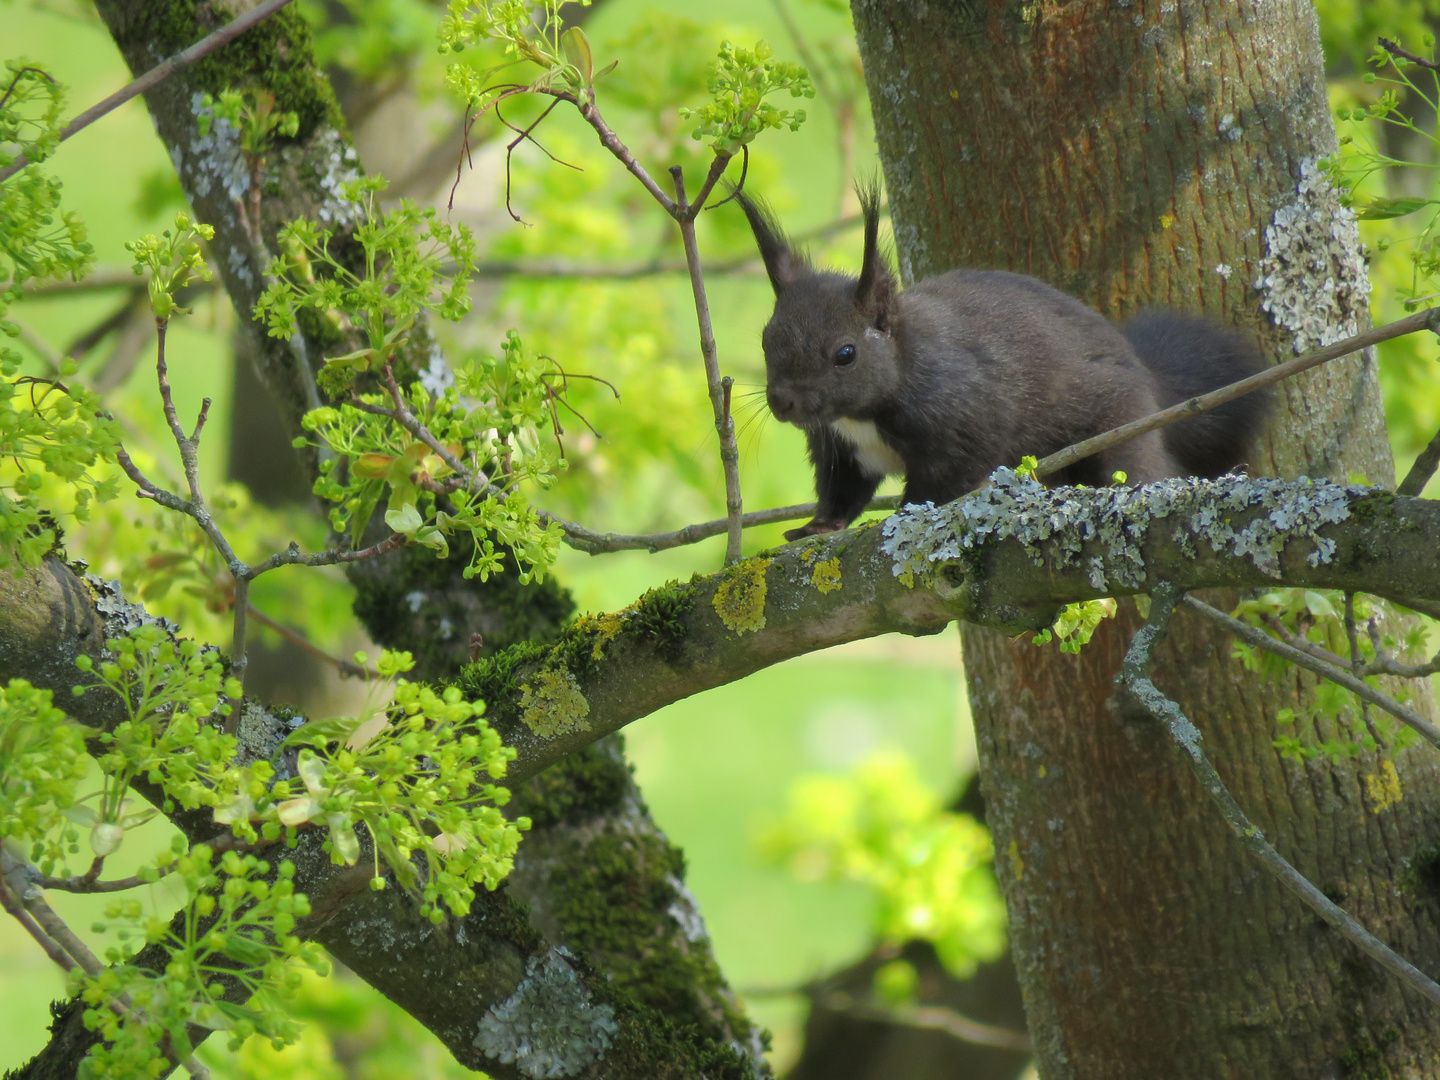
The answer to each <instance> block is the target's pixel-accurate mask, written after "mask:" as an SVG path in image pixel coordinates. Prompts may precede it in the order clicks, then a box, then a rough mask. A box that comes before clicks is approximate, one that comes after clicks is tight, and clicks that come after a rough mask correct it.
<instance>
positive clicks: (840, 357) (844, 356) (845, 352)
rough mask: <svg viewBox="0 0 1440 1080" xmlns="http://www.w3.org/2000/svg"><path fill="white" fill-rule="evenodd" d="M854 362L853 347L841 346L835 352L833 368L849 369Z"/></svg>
mask: <svg viewBox="0 0 1440 1080" xmlns="http://www.w3.org/2000/svg"><path fill="white" fill-rule="evenodd" d="M854 362H855V346H854V345H841V346H840V348H838V349H836V350H835V366H836V367H849V366H850V365H851V364H853V363H854Z"/></svg>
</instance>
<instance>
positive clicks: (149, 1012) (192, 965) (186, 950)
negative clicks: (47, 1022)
mask: <svg viewBox="0 0 1440 1080" xmlns="http://www.w3.org/2000/svg"><path fill="white" fill-rule="evenodd" d="M159 862H160V863H161V864H162V865H163V866H164V868H166V869H171V870H173V873H174V876H175V877H176V878H178V880H179V881H180V882H181V884H182V885H183V886H184V889H185V893H186V897H187V901H186V903H185V905H184V907H182V908H181V910H180V912H179V914H177V915H176V916H175V918H174V919H173V920H171V921H170V922H168V923H167V922H166V921H165V920H163V919H160V918H157V917H155V916H154V915H147V914H146V913H145V909H144V906H143V905H142V904H141V903H140V901H138V900H118V901H115V902H113V903H111V904H110V905H109V906H108V907H107V908H106V909H105V918H104V920H103V921H101V922H99V923H97V924H96V925H95V927H94V929H95V931H96V932H97V933H100V932H104V931H106V930H112V929H113V930H117V937H118V938H119V939H120V942H121V944H120V945H119V946H118V947H116V948H113V949H111V950H109V952H108V954H107V955H106V961H107V962H108V963H109V965H110V966H109V967H106V968H104V969H102V970H100V971H99V972H96V973H94V974H87V973H81V972H77V973H76V974H75V976H74V979H75V989H76V992H77V993H78V994H79V995H80V998H81V1000H82V1001H84V1003H85V1005H86V1006H87V1007H86V1009H85V1026H86V1027H87V1028H89V1029H90V1030H92V1031H97V1032H99V1033H100V1036H101V1038H102V1039H103V1040H104V1042H103V1044H101V1045H98V1046H96V1047H95V1048H94V1049H93V1050H92V1051H91V1052H90V1055H89V1056H88V1057H87V1058H86V1059H85V1061H84V1062H83V1063H82V1065H81V1067H80V1072H79V1075H80V1076H81V1077H82V1078H86V1080H89V1078H94V1080H100V1078H116V1080H119V1078H125V1080H132V1078H135V1077H150V1076H159V1075H162V1074H163V1073H164V1072H165V1071H167V1066H166V1062H165V1058H164V1056H162V1048H164V1051H165V1052H166V1053H169V1054H172V1055H174V1057H175V1058H176V1059H177V1060H184V1059H186V1058H188V1057H190V1055H191V1054H192V1052H193V1049H194V1047H193V1045H192V1044H191V1041H190V1036H189V1034H188V1032H187V1030H186V1028H187V1025H190V1024H196V1025H199V1026H200V1027H205V1028H210V1029H211V1030H214V1031H227V1032H229V1033H230V1045H231V1048H232V1049H233V1048H235V1047H238V1046H239V1045H240V1044H241V1043H242V1042H243V1041H245V1040H246V1039H247V1038H249V1037H250V1036H252V1035H260V1036H262V1037H265V1038H268V1039H269V1040H270V1041H271V1042H272V1044H273V1045H275V1046H276V1047H277V1048H278V1047H280V1046H283V1045H285V1044H286V1043H289V1042H293V1041H294V1040H295V1039H296V1038H297V1037H298V1036H299V1034H300V1030H301V1027H302V1025H301V1024H300V1022H299V1021H297V1020H295V1019H294V1018H293V1017H292V1016H291V1015H290V1013H289V1010H288V1009H287V1008H286V1004H285V1002H286V999H287V997H288V996H289V995H291V994H292V993H293V992H294V991H295V990H296V989H297V988H298V987H299V985H300V982H301V974H300V971H299V970H298V968H297V966H296V964H295V963H292V961H296V962H298V963H299V964H300V965H303V966H305V967H309V968H312V969H313V970H315V971H318V972H321V973H322V974H323V973H324V972H325V971H326V970H327V969H328V965H327V964H326V961H325V959H324V957H323V955H322V954H321V952H320V948H319V946H317V945H313V944H306V943H304V942H302V941H301V940H300V939H299V938H298V937H296V936H295V935H294V930H295V923H296V920H297V919H300V918H304V917H305V916H306V915H309V914H310V904H309V902H308V901H307V900H306V899H305V897H304V896H303V895H301V894H299V893H297V892H296V891H295V887H294V883H293V881H292V878H293V877H294V874H295V868H294V866H293V865H292V864H291V863H289V862H282V863H281V864H280V865H279V866H278V867H273V868H272V867H271V865H270V864H269V863H268V862H265V861H264V860H261V859H258V858H256V857H255V856H254V855H241V854H239V853H238V852H234V851H227V852H225V853H224V854H223V855H222V856H220V858H219V859H218V860H217V859H216V858H215V853H214V852H213V851H212V850H211V849H210V848H209V847H207V846H205V845H203V844H200V845H197V846H196V847H194V848H192V849H190V850H189V851H186V850H185V848H184V841H183V840H182V839H180V838H177V839H176V850H174V851H173V852H171V853H170V856H169V857H168V858H162V859H161V860H159ZM145 944H152V945H160V946H163V947H164V948H165V950H166V952H167V953H168V954H169V960H168V962H167V963H166V965H165V968H164V970H162V971H153V970H149V969H147V968H141V967H138V966H136V965H135V964H133V963H131V962H130V961H131V959H132V954H133V952H134V951H137V950H138V948H139V947H140V946H141V945H145ZM241 1003H243V1004H241Z"/></svg>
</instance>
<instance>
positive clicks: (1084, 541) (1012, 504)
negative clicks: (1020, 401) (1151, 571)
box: [882, 469, 1371, 590]
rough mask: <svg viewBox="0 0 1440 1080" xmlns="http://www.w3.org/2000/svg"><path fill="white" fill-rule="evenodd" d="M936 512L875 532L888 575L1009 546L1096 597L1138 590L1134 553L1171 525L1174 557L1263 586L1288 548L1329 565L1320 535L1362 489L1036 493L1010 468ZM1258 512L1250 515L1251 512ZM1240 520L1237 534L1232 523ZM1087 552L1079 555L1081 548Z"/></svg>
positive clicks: (1141, 578)
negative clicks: (1084, 581) (1248, 575)
mask: <svg viewBox="0 0 1440 1080" xmlns="http://www.w3.org/2000/svg"><path fill="white" fill-rule="evenodd" d="M990 480H991V483H990V485H989V486H988V487H986V488H984V489H983V490H981V491H977V492H975V493H974V494H973V495H970V496H969V497H968V498H965V499H961V500H958V501H956V502H953V503H948V504H946V505H944V506H939V507H937V506H933V505H931V504H929V503H926V504H925V505H923V506H912V507H907V508H906V509H905V510H903V511H902V512H900V513H898V514H895V515H894V516H892V517H890V518H889V519H888V520H887V521H886V522H885V525H884V534H885V540H884V542H883V544H882V547H883V550H884V551H885V553H886V554H887V555H890V556H891V557H893V558H894V560H895V562H894V566H893V568H892V569H893V572H894V574H895V575H896V576H897V577H903V576H904V575H905V574H914V575H920V574H923V573H924V572H926V571H930V570H933V569H934V568H935V567H936V566H939V565H942V564H945V563H952V562H959V561H963V560H964V559H965V558H966V557H967V554H968V553H970V552H973V551H975V550H976V549H978V548H979V547H981V546H982V545H984V544H987V543H989V542H991V541H995V540H1017V541H1019V543H1020V544H1021V545H1022V546H1023V547H1024V549H1025V551H1026V553H1027V554H1028V555H1029V556H1030V557H1031V559H1033V560H1034V562H1035V564H1036V565H1037V566H1039V565H1043V564H1044V563H1045V562H1046V560H1050V561H1051V562H1052V563H1053V564H1054V565H1058V566H1061V567H1066V566H1078V565H1081V564H1082V560H1083V564H1084V566H1085V567H1086V568H1087V569H1088V571H1089V578H1090V584H1091V586H1092V587H1094V588H1095V589H1097V590H1110V589H1116V590H1124V589H1138V588H1141V587H1143V585H1144V582H1145V558H1144V554H1143V552H1142V544H1143V543H1144V541H1145V538H1146V536H1147V534H1148V533H1149V531H1150V530H1151V529H1155V528H1160V527H1162V522H1167V521H1168V522H1169V523H1171V525H1172V528H1173V532H1172V537H1173V539H1174V540H1175V542H1176V543H1178V544H1179V545H1180V548H1181V550H1182V551H1184V552H1186V553H1187V554H1189V555H1191V556H1193V555H1195V554H1196V553H1197V548H1196V539H1197V538H1199V540H1201V541H1203V542H1205V543H1206V544H1208V545H1209V546H1210V549H1211V550H1212V551H1217V552H1218V551H1224V550H1228V551H1229V552H1230V554H1232V555H1234V556H1237V557H1241V558H1245V557H1248V558H1249V559H1250V560H1251V561H1252V562H1253V563H1254V564H1255V566H1256V567H1258V568H1259V569H1260V570H1262V571H1264V572H1265V573H1266V574H1269V575H1271V576H1272V577H1278V576H1279V574H1280V553H1281V552H1282V551H1283V550H1284V548H1285V545H1286V544H1289V543H1301V544H1309V545H1310V546H1311V551H1310V554H1309V555H1308V556H1307V561H1308V562H1309V563H1310V565H1311V566H1318V565H1320V564H1321V563H1324V562H1329V561H1330V559H1331V558H1333V557H1334V554H1335V542H1334V541H1333V540H1330V539H1329V538H1327V537H1323V536H1321V535H1319V530H1320V528H1321V527H1323V526H1325V525H1328V524H1333V523H1335V522H1339V521H1344V520H1345V519H1346V518H1348V517H1349V516H1350V501H1351V500H1352V499H1353V498H1355V497H1356V496H1358V495H1362V494H1365V493H1366V492H1367V491H1369V490H1371V489H1368V488H1362V487H1342V486H1340V485H1339V484H1335V483H1332V482H1330V481H1329V480H1310V479H1308V478H1307V477H1303V476H1302V477H1301V478H1300V479H1299V480H1280V479H1277V478H1274V477H1258V478H1252V477H1246V476H1223V477H1220V478H1219V479H1218V480H1201V479H1199V478H1197V477H1177V478H1175V479H1170V480H1161V481H1159V482H1158V483H1154V484H1147V485H1145V486H1144V487H1138V488H1080V487H1060V488H1046V487H1044V486H1043V485H1041V484H1040V483H1038V482H1037V481H1035V480H1032V479H1027V478H1022V477H1020V476H1018V475H1016V473H1015V472H1014V471H1013V470H1011V469H997V470H996V471H995V473H994V474H993V475H992V476H991V478H990ZM1256 511H1259V513H1256ZM1242 514H1243V515H1245V516H1246V517H1248V518H1249V520H1248V521H1247V522H1246V523H1245V524H1244V525H1243V526H1241V527H1236V526H1235V525H1234V524H1233V522H1234V521H1235V519H1236V517H1238V516H1239V515H1242ZM1087 545H1089V550H1088V552H1087V550H1086V546H1087Z"/></svg>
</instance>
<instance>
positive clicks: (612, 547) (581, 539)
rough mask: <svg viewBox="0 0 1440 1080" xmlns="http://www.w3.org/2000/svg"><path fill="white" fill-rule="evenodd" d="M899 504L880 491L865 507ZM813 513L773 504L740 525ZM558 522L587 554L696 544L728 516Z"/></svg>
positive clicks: (811, 508) (722, 526)
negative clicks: (652, 523) (646, 524)
mask: <svg viewBox="0 0 1440 1080" xmlns="http://www.w3.org/2000/svg"><path fill="white" fill-rule="evenodd" d="M899 505H900V497H899V496H898V495H883V496H881V497H880V498H878V499H872V500H871V502H870V505H869V506H867V507H866V508H865V509H866V510H894V509H895V508H896V507H898V506H899ZM814 516H815V503H796V504H794V505H792V506H776V507H773V508H771V509H769V510H752V511H751V512H750V513H748V514H742V515H741V517H740V526H741V528H745V529H753V528H756V527H757V526H760V525H774V524H776V523H777V522H781V521H799V520H801V519H802V518H812V517H814ZM553 520H558V519H553ZM560 524H561V527H562V528H563V529H565V543H566V544H568V545H569V546H570V547H572V548H574V549H575V550H577V551H583V552H585V553H586V554H589V555H605V554H608V553H609V552H612V551H648V552H651V553H652V554H653V553H655V552H657V551H668V550H670V549H671V548H677V547H685V546H686V545H688V544H698V543H699V542H700V541H701V540H708V539H709V538H710V537H712V536H719V535H720V534H722V533H725V532H728V531H729V528H730V519H729V518H716V519H715V520H714V521H702V522H699V523H697V524H694V525H686V526H685V527H684V528H683V529H676V530H675V531H673V532H664V533H645V534H641V535H634V536H632V535H627V534H625V533H600V532H592V531H591V530H590V529H586V528H584V527H582V526H579V525H574V524H571V523H570V522H561V523H560Z"/></svg>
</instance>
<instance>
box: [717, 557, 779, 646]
mask: <svg viewBox="0 0 1440 1080" xmlns="http://www.w3.org/2000/svg"><path fill="white" fill-rule="evenodd" d="M769 568H770V560H769V559H758V558H757V559H746V560H745V561H744V562H742V563H741V564H740V565H739V566H736V567H735V568H733V569H732V570H731V571H730V572H729V574H728V576H727V577H726V578H725V580H724V581H723V582H721V583H720V587H719V588H718V589H716V590H715V596H714V599H712V600H711V601H710V604H711V606H712V607H714V609H715V614H717V615H719V616H720V621H721V622H723V623H724V624H725V627H726V629H728V630H731V631H733V632H734V633H737V634H743V633H744V632H745V631H746V630H764V629H765V594H766V592H767V591H768V587H767V586H766V584H765V571H766V570H768V569H769Z"/></svg>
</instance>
